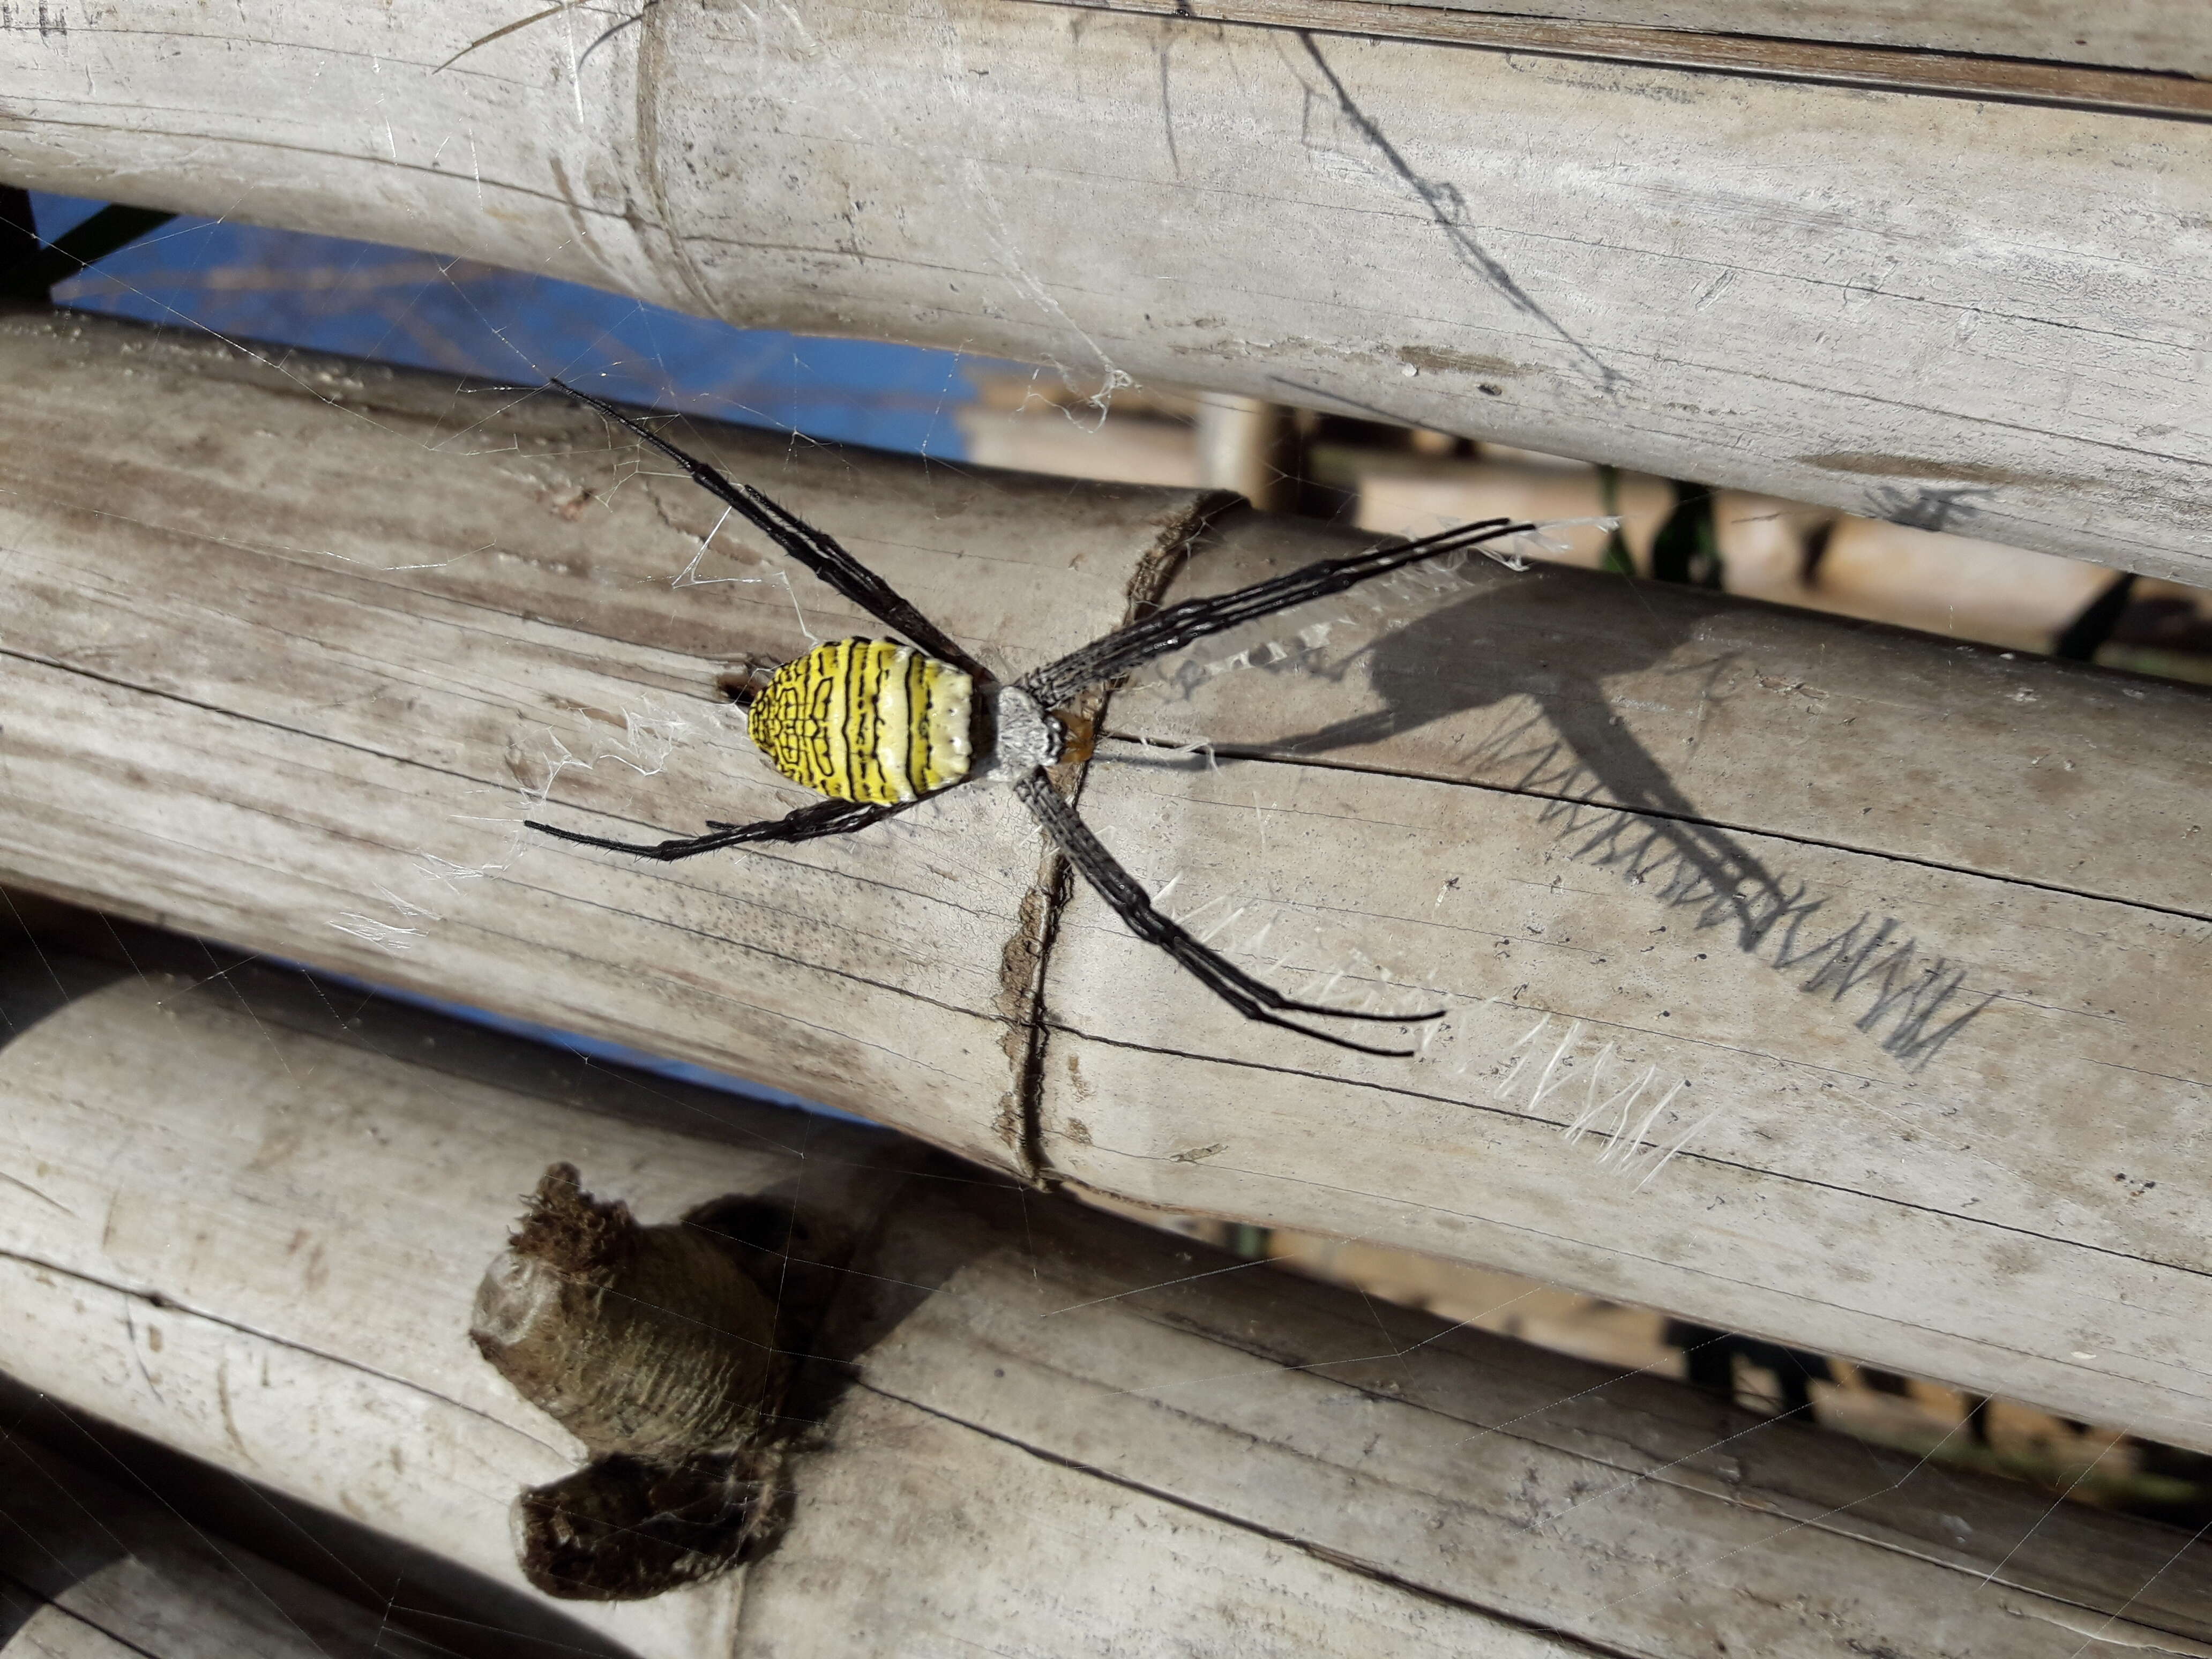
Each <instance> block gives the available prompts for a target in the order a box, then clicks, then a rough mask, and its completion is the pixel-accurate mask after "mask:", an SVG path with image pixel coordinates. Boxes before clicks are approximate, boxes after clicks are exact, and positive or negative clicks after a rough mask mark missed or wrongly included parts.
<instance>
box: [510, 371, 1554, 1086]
mask: <svg viewBox="0 0 2212 1659" xmlns="http://www.w3.org/2000/svg"><path fill="white" fill-rule="evenodd" d="M553 385H554V386H556V388H558V389H559V390H560V391H562V392H566V393H568V396H570V397H572V398H575V399H576V400H577V401H578V402H580V403H584V404H589V405H590V406H591V407H592V408H593V409H596V410H599V412H600V413H601V414H602V415H605V416H607V417H608V418H609V419H610V420H615V421H619V422H622V423H623V425H624V426H626V427H628V428H629V429H630V430H631V431H632V432H634V433H635V434H636V435H638V436H639V437H640V438H641V439H643V440H644V441H646V442H647V443H648V444H650V445H652V446H653V448H655V449H657V450H659V452H660V453H662V454H664V455H665V456H667V457H668V458H669V459H671V460H673V461H675V462H676V463H677V464H678V465H680V466H682V467H683V468H684V471H685V472H687V473H688V474H690V477H691V479H692V482H694V483H696V484H698V485H699V486H700V487H701V488H702V489H705V490H706V491H708V494H710V495H713V496H714V498H715V499H716V500H718V501H722V502H724V503H726V505H727V506H728V507H730V508H731V509H732V511H733V512H735V513H738V514H739V515H740V516H742V517H743V518H744V520H746V522H748V523H749V524H750V525H752V526H754V527H755V528H756V529H757V530H759V531H761V532H763V534H765V535H766V536H768V538H769V539H770V540H772V541H774V542H775V544H776V545H777V546H779V547H781V548H782V549H783V550H784V551H785V552H787V553H788V554H790V555H791V556H792V557H793V558H794V559H797V560H798V561H799V562H800V563H801V564H804V565H805V567H806V568H808V569H810V570H811V571H813V572H814V574H816V575H817V576H819V577H821V578H822V580H824V581H826V582H828V583H829V586H832V587H834V588H836V590H837V592H840V593H842V594H843V595H844V596H845V598H846V599H849V600H851V601H852V602H853V603H854V604H855V605H859V606H860V608H861V609H862V610H864V611H866V612H867V613H868V614H869V615H870V616H872V617H875V618H876V619H877V620H878V622H880V623H884V626H886V627H888V628H890V629H895V630H896V632H898V633H900V634H902V635H905V636H906V637H907V638H908V640H910V641H913V643H912V644H910V645H900V644H897V643H896V642H895V641H885V640H863V639H853V640H833V641H830V642H829V644H827V645H821V646H817V647H815V648H814V649H813V650H811V651H810V652H808V653H806V654H805V656H803V657H801V658H799V659H798V660H796V661H795V662H788V663H786V664H785V665H783V666H782V667H781V668H780V669H778V670H776V671H775V675H774V676H773V677H772V678H770V679H769V682H768V683H767V684H766V685H764V686H763V687H762V688H761V689H760V690H759V692H758V693H757V695H756V696H753V697H752V698H751V700H750V711H749V714H748V717H747V718H748V720H749V721H750V726H751V730H752V734H753V740H754V741H755V742H756V743H757V744H759V745H760V746H761V749H762V750H763V753H765V754H766V755H767V756H768V757H769V760H770V761H771V762H772V763H774V764H775V768H776V769H777V770H778V771H780V772H781V773H782V774H783V775H785V776H786V777H787V778H789V779H791V780H792V781H793V782H794V783H799V784H803V785H805V787H807V788H809V789H811V790H813V791H815V792H816V793H818V794H822V795H825V796H827V797H829V799H826V800H818V801H816V802H814V803H812V804H811V805H806V806H802V807H800V808H799V810H798V811H794V812H791V813H787V815H786V816H784V817H780V818H769V819H765V820H763V822H761V823H718V824H714V825H713V826H712V828H711V829H709V830H708V833H707V834H705V835H703V836H683V837H680V838H678V839H676V840H671V841H661V842H623V841H610V840H608V839H607V838H606V837H605V836H586V835H580V834H578V833H577V832H576V831H575V830H573V829H556V828H555V827H554V826H553V825H551V824H550V823H531V824H530V825H529V827H530V828H531V829H538V830H543V831H544V833H546V834H548V835H551V836H559V837H560V838H561V839H562V840H563V841H572V842H581V843H583V844H584V845H585V846H586V847H604V848H609V849H611V850H612V851H614V852H617V853H635V854H641V855H642V856H644V857H647V858H653V859H661V860H675V859H688V858H693V857H696V856H697V855H698V854H702V853H711V852H714V851H715V850H716V849H717V848H724V847H743V846H748V845H754V844H758V843H761V842H786V843H789V842H802V841H813V840H817V839H818V838H819V837H821V836H842V835H848V834H850V833H851V832H852V831H854V830H855V829H866V828H867V827H868V826H869V825H870V824H872V823H881V822H882V821H883V820H884V818H887V817H890V815H891V814H892V813H894V812H897V811H903V810H904V809H905V808H906V807H908V805H912V804H913V803H914V802H915V801H918V800H921V799H924V798H925V797H927V796H929V795H933V794H937V793H941V792H943V791H945V790H947V789H951V788H954V787H957V786H958V785H960V784H963V783H965V782H967V781H969V780H971V779H975V778H991V779H995V780H997V781H1001V782H1005V783H1007V784H1010V785H1012V788H1013V791H1014V793H1016V794H1017V795H1018V796H1019V797H1020V798H1021V800H1022V803H1023V805H1025V806H1027V807H1028V808H1029V809H1030V814H1031V816H1033V817H1035V818H1036V821H1037V823H1038V824H1039V825H1040V826H1042V829H1044V832H1045V834H1046V835H1047V836H1049V837H1051V839H1052V841H1053V842H1054V844H1055V845H1056V846H1058V847H1059V848H1060V851H1061V852H1062V853H1064V854H1066V857H1067V861H1068V862H1069V863H1070V864H1071V865H1073V866H1074V867H1075V868H1076V869H1077V870H1078V871H1079V872H1081V874H1082V876H1083V878H1084V879H1085V881H1087V882H1089V883H1090V884H1091V887H1092V889H1093V890H1096V891H1097V894H1098V896H1099V897H1101V898H1102V899H1103V900H1104V901H1105V902H1106V903H1107V904H1108V905H1109V907H1110V908H1112V909H1113V911H1114V913H1115V915H1118V916H1120V917H1121V920H1122V921H1123V922H1125V923H1126V924H1127V926H1128V928H1129V931H1130V932H1131V933H1134V934H1135V935H1136V936H1137V937H1138V938H1139V939H1143V940H1145V941H1146V943H1148V944H1152V945H1158V946H1159V948H1160V949H1161V950H1163V951H1166V952H1167V954H1168V955H1169V956H1170V957H1173V958H1174V959H1175V960H1176V962H1177V963H1181V964H1182V966H1183V967H1184V968H1186V969H1188V970H1189V971H1190V973H1191V974H1192V975H1194V976H1195V977H1196V978H1197V979H1198V981H1200V983H1201V984H1203V985H1204V986H1205V987H1206V988H1207V989H1208V990H1210V991H1212V993H1213V994H1215V995H1216V996H1218V997H1219V998H1220V999H1221V1000H1223V1001H1224V1002H1226V1003H1227V1004H1228V1005H1229V1006H1231V1007H1232V1008H1234V1009H1236V1010H1237V1012H1239V1013H1240V1014H1243V1016H1244V1017H1245V1018H1247V1019H1255V1020H1259V1021H1261V1022H1262V1023H1263V1024H1269V1025H1279V1026H1282V1027H1284V1028H1285V1029H1286V1030H1293V1031H1301V1032H1304V1034H1305V1035H1306V1036H1313V1037H1318V1038H1320V1039H1321V1040H1322V1042H1333V1043H1334V1044H1335V1045H1336V1046H1337V1047H1338V1048H1355V1049H1358V1050H1359V1051H1360V1052H1361V1053H1363V1054H1398V1055H1403V1054H1411V1053H1413V1050H1412V1049H1410V1048H1376V1047H1375V1046H1374V1045H1372V1044H1371V1043H1365V1042H1352V1041H1351V1040H1349V1039H1348V1038H1345V1037H1340V1036H1332V1035H1330V1034H1329V1033H1328V1032H1327V1031H1317V1030H1314V1028H1313V1027H1312V1026H1310V1025H1303V1024H1299V1023H1298V1022H1297V1021H1296V1020H1293V1019H1285V1018H1283V1015H1284V1014H1285V1012H1297V1013H1304V1014H1323V1015H1327V1016H1328V1017H1329V1018H1336V1019H1364V1020H1379V1021H1383V1022H1385V1023H1389V1024H1406V1023H1410V1022H1412V1021H1415V1020H1428V1019H1437V1018H1441V1017H1442V1016H1441V1014H1440V1013H1437V1012H1431V1013H1425V1014H1382V1013H1370V1012H1365V1011H1364V1010H1360V1009H1352V1008H1332V1007H1329V1006H1327V1005H1325V1004H1322V1003H1316V1002H1301V1001H1299V1000H1297V998H1295V997H1288V996H1285V995H1284V994H1282V993H1281V992H1280V991H1278V990H1276V989H1275V987H1273V986H1272V985H1269V984H1268V983H1267V981H1264V980H1260V979H1255V977H1253V976H1252V975H1250V974H1248V973H1246V972H1245V971H1244V970H1243V969H1241V968H1239V967H1237V964H1236V963H1232V962H1231V961H1230V960H1229V959H1228V958H1227V957H1225V956H1223V955H1221V954H1220V952H1218V951H1215V950H1213V949H1212V948H1211V947H1210V946H1208V945H1206V944H1205V943H1204V941H1202V940H1200V939H1197V938H1196V937H1194V935H1193V934H1191V933H1189V932H1188V930H1187V929H1185V928H1184V927H1182V926H1181V925H1180V924H1178V923H1177V922H1176V921H1173V920H1172V919H1171V918H1170V917H1167V916H1164V915H1161V914H1160V913H1159V911H1158V910H1156V909H1154V908H1152V899H1151V897H1150V896H1149V895H1147V894H1146V891H1145V890H1144V888H1143V887H1142V886H1141V885H1139V883H1138V882H1137V880H1136V878H1134V877H1133V876H1132V875H1130V873H1129V872H1127V870H1125V869H1123V868H1122V867H1121V864H1120V863H1119V862H1118V861H1117V860H1115V857H1114V855H1113V854H1111V853H1109V852H1108V851H1107V850H1106V848H1104V847H1103V845H1101V844H1100V842H1099V840H1098V838H1097V836H1094V835H1093V834H1091V829H1090V827H1089V826H1088V825H1087V824H1085V823H1084V822H1083V820H1082V819H1081V818H1080V817H1078V816H1077V815H1076V811H1075V809H1074V808H1073V807H1072V806H1070V805H1068V804H1067V803H1066V801H1065V800H1063V799H1060V793H1059V791H1058V790H1056V789H1054V787H1053V785H1052V781H1051V780H1050V779H1049V778H1048V776H1047V775H1045V772H1044V768H1046V767H1048V766H1050V765H1051V764H1052V763H1054V762H1055V761H1057V760H1059V759H1060V757H1061V754H1062V751H1063V749H1064V748H1065V746H1066V742H1067V739H1068V736H1069V732H1068V728H1067V727H1066V726H1065V725H1063V724H1062V723H1061V721H1060V718H1059V716H1057V715H1056V714H1054V713H1053V711H1054V709H1057V708H1064V707H1065V706H1066V704H1067V703H1068V702H1071V701H1072V700H1073V698H1074V697H1075V696H1077V695H1078V694H1079V693H1081V692H1083V691H1085V690H1089V689H1090V688H1091V687H1093V686H1101V685H1105V684H1109V682H1111V681H1113V680H1115V679H1118V678H1120V677H1121V675H1123V674H1125V673H1127V672H1128V671H1129V670H1131V669H1133V668H1135V667H1138V666H1139V665H1142V664H1144V663H1147V662H1151V661H1152V660H1153V659H1156V658H1158V657H1164V656H1165V655H1167V654H1168V653H1170V652H1171V651H1177V650H1180V649H1182V647H1184V646H1186V645H1188V644H1190V643H1192V642H1193V641H1196V640H1202V639H1204V638H1206V636H1207V635H1212V634H1218V633H1221V632H1223V631H1224V630H1225V629H1231V628H1234V627H1237V625H1238V624H1240V623H1247V622H1253V621H1256V620H1257V619H1258V618H1260V617H1268V616H1273V614H1274V613H1275V612H1276V611H1282V610H1285V609H1287V608H1288V607H1289V606H1291V605H1297V604H1301V603H1303V602H1304V601H1305V600H1308V599H1320V598H1322V597H1323V596H1324V595H1327V594H1330V593H1341V592H1344V591H1345V590H1346V588H1350V587H1353V586H1358V584H1359V583H1361V582H1364V581H1368V580H1372V579H1373V578H1375V577H1376V576H1381V575H1383V574H1387V573H1389V572H1390V571H1393V570H1400V569H1403V568H1406V567H1407V566H1408V565H1412V564H1416V563H1419V562H1420V561H1422V560H1424V559H1434V558H1437V557H1441V556H1443V555H1446V554H1450V553H1457V552H1461V551H1462V550H1467V549H1470V548H1475V547H1480V546H1481V545H1482V544H1485V543H1487V542H1493V541H1496V540H1498V539H1499V538H1501V537H1505V536H1510V535H1514V534H1516V533H1518V532H1522V531H1525V530H1530V529H1533V528H1534V526H1531V525H1526V524H1515V523H1512V522H1510V520H1504V519H1491V520H1485V521H1484V522H1482V523H1480V524H1471V525H1462V526H1458V527H1457V528H1455V529H1452V530H1447V531H1444V532H1442V533H1440V534H1438V535H1434V536H1425V537H1423V538H1421V539H1420V540H1419V541H1414V542H1400V543H1397V544H1395V545H1393V544H1386V545H1383V546H1379V547H1372V548H1370V549H1368V550H1366V551H1365V552H1364V553H1355V554H1353V555H1352V556H1351V557H1349V558H1343V559H1323V560H1322V561H1320V562H1318V563H1315V564H1310V565H1308V566H1306V567H1305V568H1304V569H1301V570H1293V571H1291V573H1290V574H1288V575H1284V576H1277V577H1275V578H1274V579H1273V580H1269V581H1264V582H1257V583H1255V584H1254V585H1253V586H1249V587H1243V588H1239V589H1237V591H1236V592H1233V593H1221V594H1217V595H1214V596H1212V597H1210V598H1207V599H1186V600H1184V601H1183V602H1182V604H1180V605H1170V606H1168V607H1167V608H1166V609H1165V610H1163V611H1154V612H1153V613H1152V615H1151V616H1149V617H1143V618H1141V619H1140V620H1139V621H1136V622H1133V623H1130V624H1129V625H1128V626H1127V627H1126V628H1121V629H1115V631H1114V632H1113V633H1110V634H1109V635H1106V636H1105V637H1104V638H1103V639H1099V640H1094V641H1091V643H1090V644H1089V645H1086V646H1082V647H1079V648H1078V649H1076V650H1073V651H1071V652H1069V653H1067V655H1066V656H1064V657H1062V658H1060V659H1059V660H1058V661H1057V662H1050V663H1047V664H1046V665H1044V666H1043V667H1042V668H1037V669H1033V670H1031V671H1030V672H1029V673H1026V674H1024V675H1023V676H1021V677H1020V678H1019V679H1018V680H1015V681H1014V682H1012V684H1000V683H999V682H998V680H997V678H996V677H995V676H994V675H993V674H992V673H991V672H990V671H988V670H987V669H986V668H985V667H984V666H983V665H981V663H978V662H977V661H976V660H975V659H974V658H973V657H971V656H969V654H968V653H966V652H965V651H963V650H962V649H961V648H960V647H959V645H958V644H957V643H956V642H955V641H954V640H953V639H952V637H951V635H948V634H946V633H945V630H944V629H940V628H939V627H938V626H937V625H936V624H935V623H933V622H931V621H930V620H929V618H928V617H925V616H923V615H922V614H921V612H920V611H916V610H915V608H914V606H913V605H909V604H908V602H907V601H906V600H904V599H901V598H900V597H899V595H898V594H897V593H896V592H894V591H893V590H892V589H891V587H890V584H888V583H887V582H885V581H884V579H883V578H882V577H880V576H878V575H877V574H876V573H875V572H874V571H872V570H871V569H869V568H867V567H866V565H864V564H862V563H861V562H860V561H859V560H858V559H856V558H854V556H852V555H851V554H850V553H848V552H847V551H846V550H844V548H842V547H841V546H840V545H838V544H837V543H836V541H835V540H833V539H832V538H830V537H829V536H826V535H824V534H823V532H821V531H819V530H817V529H816V528H815V527H814V526H812V525H811V524H808V523H807V522H806V521H805V520H804V519H801V518H799V516H798V515H797V514H796V513H790V512H787V511H786V510H785V509H784V508H783V507H779V506H778V505H777V504H776V503H775V502H774V501H770V500H769V498H768V497H767V496H766V495H762V494H761V492H760V491H759V490H757V489H753V488H752V487H751V486H750V484H736V483H731V482H730V480H729V479H727V478H726V477H723V476H722V475H721V474H720V472H718V471H715V470H714V468H713V467H711V466H708V465H707V464H706V463H705V462H704V461H701V460H697V459H694V458H692V457H691V456H690V455H687V454H685V453H684V452H683V451H682V450H680V449H678V447H676V446H675V445H674V444H671V443H670V442H669V441H668V440H667V439H665V438H664V437H662V436H661V435H659V433H657V432H655V431H653V429H652V428H650V427H647V426H644V425H641V423H640V422H638V421H637V420H635V418H634V417H632V416H629V415H626V414H624V413H623V411H622V410H618V409H617V408H615V407H614V406H613V405H611V404H606V403H603V402H602V401H600V400H599V398H594V397H592V395H591V394H590V393H588V392H578V391H576V390H575V389H574V387H571V386H562V384H561V383H560V382H559V381H558V380H556V381H554V382H553ZM1085 729H1086V730H1087V729H1088V728H1087V727H1086V728H1085ZM1086 748H1087V743H1086Z"/></svg>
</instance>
